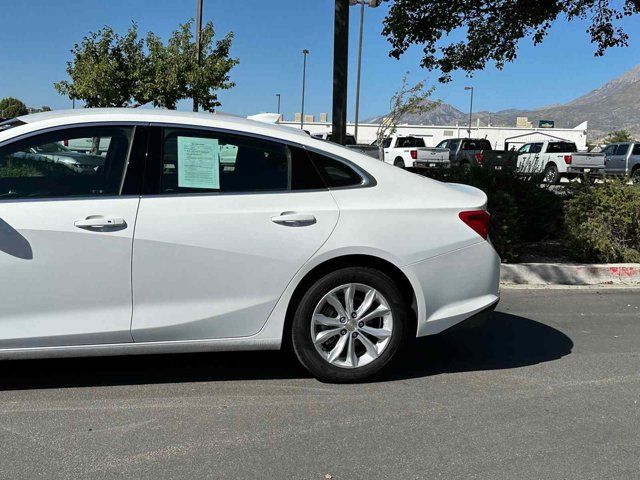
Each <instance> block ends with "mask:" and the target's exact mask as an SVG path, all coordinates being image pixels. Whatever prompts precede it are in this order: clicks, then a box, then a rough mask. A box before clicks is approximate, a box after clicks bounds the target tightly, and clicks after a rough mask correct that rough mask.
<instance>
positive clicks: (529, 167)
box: [518, 140, 605, 184]
mask: <svg viewBox="0 0 640 480" xmlns="http://www.w3.org/2000/svg"><path fill="white" fill-rule="evenodd" d="M604 158H605V156H604V154H603V153H587V152H578V148H577V147H576V144H575V143H573V142H564V141H560V140H547V141H545V142H533V143H527V144H526V145H523V146H522V147H520V149H519V150H518V171H519V172H523V173H542V172H544V182H545V183H551V184H556V183H558V182H559V181H560V179H561V178H562V177H565V178H575V177H578V176H582V175H588V176H589V177H596V176H600V175H602V173H603V172H604Z"/></svg>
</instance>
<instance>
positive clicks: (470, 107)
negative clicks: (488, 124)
mask: <svg viewBox="0 0 640 480" xmlns="http://www.w3.org/2000/svg"><path fill="white" fill-rule="evenodd" d="M464 89H465V90H471V103H470V104H469V138H471V116H472V114H473V87H464Z"/></svg>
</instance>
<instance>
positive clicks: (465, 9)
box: [383, 0, 640, 82]
mask: <svg viewBox="0 0 640 480" xmlns="http://www.w3.org/2000/svg"><path fill="white" fill-rule="evenodd" d="M386 1H393V5H392V6H391V8H390V10H389V14H388V15H387V18H386V19H385V22H384V29H383V34H384V35H386V36H387V37H388V38H389V41H390V43H391V45H392V50H391V52H390V55H391V56H393V57H396V58H399V57H400V56H401V55H402V54H403V53H405V52H406V51H407V49H408V48H409V47H410V46H411V45H416V44H417V45H422V46H423V58H422V66H423V67H425V68H427V69H429V70H439V71H440V72H441V73H442V75H441V77H440V81H441V82H446V81H450V80H451V72H453V71H454V70H463V71H466V72H467V73H469V74H470V73H472V72H474V71H476V70H482V69H483V68H484V67H485V66H486V65H487V63H490V62H494V63H495V65H496V66H497V67H498V68H502V67H503V66H504V65H505V63H506V62H511V61H513V60H514V59H515V58H516V56H517V47H518V42H519V41H520V40H522V39H523V38H531V39H532V41H533V43H534V44H535V45H537V44H539V43H541V42H542V41H543V40H544V38H545V36H546V35H547V32H548V31H549V29H550V28H551V26H552V24H553V23H554V22H555V21H556V20H566V21H572V20H588V21H589V22H590V23H589V26H588V28H587V31H588V34H589V36H590V38H591V42H592V43H594V44H595V46H596V51H595V54H596V55H597V56H601V55H603V54H604V53H605V51H606V50H607V49H609V48H611V47H618V46H626V45H627V44H628V39H629V36H628V34H627V33H626V32H625V31H624V29H623V27H622V26H621V25H620V23H621V22H622V21H623V19H624V17H629V16H632V15H636V14H638V13H640V0H565V1H558V0H549V1H531V0H447V1H442V0H386ZM453 33H456V35H450V34H453ZM458 34H459V35H458ZM460 36H462V40H457V38H459V37H460Z"/></svg>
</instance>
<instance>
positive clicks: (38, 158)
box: [14, 142, 105, 173]
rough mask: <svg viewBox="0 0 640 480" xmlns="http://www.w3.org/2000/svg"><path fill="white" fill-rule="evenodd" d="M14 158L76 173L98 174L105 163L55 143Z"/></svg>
mask: <svg viewBox="0 0 640 480" xmlns="http://www.w3.org/2000/svg"><path fill="white" fill-rule="evenodd" d="M14 158H16V159H20V160H23V161H34V162H51V163H58V164H60V165H63V166H65V167H66V168H68V169H70V170H72V171H74V172H76V173H97V172H99V171H100V168H102V166H103V165H104V162H105V159H104V158H103V157H101V156H99V155H89V154H84V153H78V152H74V151H71V150H69V149H68V148H67V147H65V146H64V145H63V144H62V143H55V142H54V143H47V144H44V145H37V146H35V147H32V148H30V149H28V150H25V151H21V152H16V153H15V154H14Z"/></svg>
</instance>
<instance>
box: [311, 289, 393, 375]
mask: <svg viewBox="0 0 640 480" xmlns="http://www.w3.org/2000/svg"><path fill="white" fill-rule="evenodd" d="M392 333H393V314H392V312H391V307H390V306H389V302H388V301H387V299H386V298H384V296H383V295H382V294H381V293H380V292H379V291H377V290H376V289H374V288H372V287H370V286H368V285H364V284H361V283H349V284H346V285H341V286H339V287H337V288H334V289H333V290H331V291H330V292H329V293H327V294H326V295H324V296H323V297H322V298H321V299H320V301H319V302H318V304H317V305H316V308H315V309H314V311H313V318H312V321H311V339H312V341H313V344H314V346H315V348H316V350H317V351H318V353H319V354H320V355H321V356H322V358H324V359H325V360H326V361H327V362H329V363H330V364H332V365H335V366H337V367H342V368H358V367H362V366H364V365H367V364H368V363H371V362H372V361H374V360H375V359H377V358H378V357H379V356H380V355H381V354H382V352H383V351H384V350H385V349H386V348H387V346H388V344H389V341H390V339H391V335H392Z"/></svg>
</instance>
